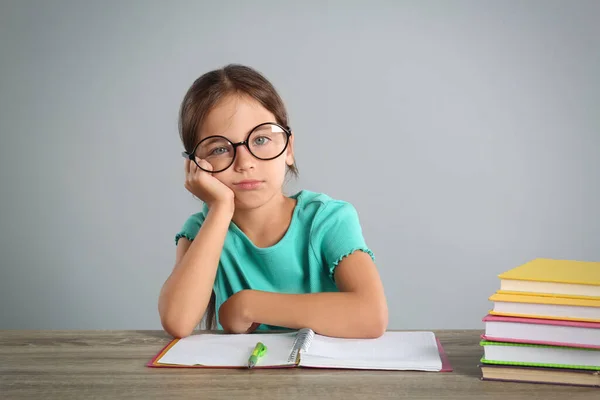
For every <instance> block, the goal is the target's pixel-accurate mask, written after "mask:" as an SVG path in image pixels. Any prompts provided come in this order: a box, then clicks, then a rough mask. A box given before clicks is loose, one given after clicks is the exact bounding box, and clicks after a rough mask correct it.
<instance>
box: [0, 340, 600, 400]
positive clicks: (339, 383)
mask: <svg viewBox="0 0 600 400" xmlns="http://www.w3.org/2000/svg"><path fill="white" fill-rule="evenodd" d="M435 333H436V335H437V337H438V338H439V339H440V341H441V343H442V345H443V346H444V349H445V350H446V353H447V354H448V357H449V359H450V362H451V364H452V367H453V369H454V371H453V372H445V373H436V372H407V371H353V370H317V369H300V368H298V369H280V370H245V369H244V370H226V369H203V370H200V369H187V368H186V369H171V368H148V367H146V366H145V365H146V363H147V362H148V361H149V360H150V359H151V358H152V357H153V356H154V355H155V354H156V353H157V352H158V351H159V350H160V349H161V348H162V347H163V346H164V345H166V344H167V343H168V341H169V337H168V336H167V335H166V334H165V333H164V332H161V331H0V398H1V399H87V398H98V399H111V398H119V399H146V398H162V399H174V398H193V399H202V400H205V399H265V400H267V399H286V400H287V399H305V400H308V399H314V398H327V399H345V400H348V399H360V400H371V399H382V398H386V399H387V398H416V399H424V400H425V399H478V400H485V399H502V400H509V399H528V400H532V399H561V400H564V399H588V400H591V399H600V390H598V389H595V388H580V387H570V386H557V385H545V384H530V383H502V382H487V381H481V380H480V376H481V375H480V371H479V368H478V367H477V364H478V363H479V359H480V358H481V355H482V348H481V347H480V346H479V335H480V334H481V332H480V331H475V330H468V331H435Z"/></svg>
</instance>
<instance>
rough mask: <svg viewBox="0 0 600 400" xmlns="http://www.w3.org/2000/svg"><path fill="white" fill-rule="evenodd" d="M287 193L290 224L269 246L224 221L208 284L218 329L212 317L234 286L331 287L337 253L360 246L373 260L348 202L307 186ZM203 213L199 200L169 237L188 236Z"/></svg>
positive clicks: (271, 289)
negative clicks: (211, 280) (221, 241)
mask: <svg viewBox="0 0 600 400" xmlns="http://www.w3.org/2000/svg"><path fill="white" fill-rule="evenodd" d="M290 197H291V198H294V199H296V200H297V202H296V206H295V208H294V212H293V214H292V219H291V223H290V226H289V227H288V229H287V231H286V233H285V235H284V236H283V238H282V239H281V240H280V241H279V242H278V243H276V244H275V245H273V246H271V247H266V248H260V247H256V246H255V245H254V243H252V241H251V240H250V239H248V237H247V236H246V235H245V234H244V232H242V230H241V229H240V228H239V227H238V226H237V225H236V224H235V223H234V222H233V221H232V222H231V223H230V225H229V229H228V232H227V235H226V237H225V242H224V245H223V250H222V252H221V257H220V260H219V266H218V268H217V274H216V277H215V282H214V285H213V289H214V292H215V297H216V311H217V328H218V329H223V328H222V326H221V324H220V322H219V319H218V310H219V308H220V307H221V304H223V303H224V302H225V301H226V300H227V299H228V298H229V297H230V296H232V295H233V294H235V293H237V292H238V291H240V290H243V289H255V290H261V291H267V292H276V293H293V294H304V293H318V292H336V291H338V289H337V286H336V284H335V281H334V276H333V272H334V269H335V267H336V266H337V265H338V263H339V262H340V261H341V260H342V258H344V257H345V256H348V255H350V254H351V253H353V252H355V251H357V250H360V251H364V252H366V253H368V254H369V255H370V256H371V258H372V259H373V260H375V257H374V255H373V252H372V251H371V250H370V249H369V248H368V247H367V245H366V243H365V239H364V238H363V234H362V228H361V226H360V222H359V218H358V214H357V212H356V209H355V208H354V207H353V206H352V205H351V204H350V203H348V202H345V201H342V200H335V199H332V198H331V197H329V196H327V195H325V194H322V193H314V192H310V191H307V190H303V191H300V192H298V193H296V194H295V195H292V196H290ZM207 213H208V207H207V206H206V204H205V205H204V207H203V210H202V211H201V212H199V213H196V214H193V215H191V216H190V217H189V218H188V219H187V221H185V223H184V225H183V227H182V229H181V231H180V232H179V233H177V235H176V236H175V243H176V244H177V242H178V241H179V239H180V238H182V237H185V238H187V239H189V240H194V238H195V237H196V234H197V233H198V231H199V230H200V227H201V226H202V223H203V222H204V218H205V217H206V215H207ZM268 329H279V327H275V326H267V325H260V326H259V327H258V329H257V330H268Z"/></svg>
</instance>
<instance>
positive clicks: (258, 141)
mask: <svg viewBox="0 0 600 400" xmlns="http://www.w3.org/2000/svg"><path fill="white" fill-rule="evenodd" d="M269 140H271V139H270V138H268V137H266V136H259V137H257V138H256V139H254V144H256V145H259V146H262V145H264V144H267V142H268V141H269Z"/></svg>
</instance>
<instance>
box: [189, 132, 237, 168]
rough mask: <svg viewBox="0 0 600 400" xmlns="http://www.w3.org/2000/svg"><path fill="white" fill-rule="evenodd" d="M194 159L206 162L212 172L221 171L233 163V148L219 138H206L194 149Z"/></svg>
mask: <svg viewBox="0 0 600 400" xmlns="http://www.w3.org/2000/svg"><path fill="white" fill-rule="evenodd" d="M196 157H198V158H201V159H203V160H206V161H208V163H209V164H210V165H212V167H213V171H221V170H224V169H226V168H227V167H229V166H230V165H231V162H232V161H233V146H232V144H231V142H230V141H229V140H226V139H224V138H221V137H209V138H206V139H204V140H203V141H202V143H200V144H199V145H198V147H197V148H196Z"/></svg>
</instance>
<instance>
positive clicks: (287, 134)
mask: <svg viewBox="0 0 600 400" xmlns="http://www.w3.org/2000/svg"><path fill="white" fill-rule="evenodd" d="M265 125H275V126H277V127H279V128H281V129H282V130H283V132H284V133H285V146H283V150H281V152H280V153H279V154H277V155H276V156H274V157H269V158H260V157H257V156H256V154H254V153H253V152H252V150H250V145H249V144H248V141H249V139H250V136H252V134H253V133H254V131H256V130H257V129H258V128H260V127H262V126H265ZM291 136H292V130H291V129H290V127H289V126H288V127H283V126H281V125H280V124H278V123H276V122H263V123H261V124H258V125H256V126H255V127H254V128H252V129H251V130H250V132H249V133H248V135H247V136H246V139H245V140H243V141H241V142H237V143H233V142H232V141H231V140H229V139H227V138H226V137H225V136H221V135H213V136H208V137H206V138H204V139H202V140H201V141H200V142H198V144H196V145H195V146H194V149H193V150H192V152H191V153H188V152H187V151H183V152H182V153H181V155H182V157H183V158H187V159H188V160H191V161H193V162H194V164H196V165H197V166H198V168H200V169H201V170H202V171H205V172H211V173H217V172H223V171H225V170H226V169H227V168H229V167H231V166H232V165H233V163H234V162H235V158H236V157H237V148H238V147H239V146H246V149H248V152H249V153H250V154H252V156H253V157H254V158H256V159H257V160H261V161H269V160H274V159H276V158H277V157H279V156H280V155H282V154H283V153H284V152H285V150H286V149H287V147H288V145H289V144H290V137H291ZM215 138H218V139H225V141H227V143H229V144H230V145H231V147H233V157H232V158H231V163H229V165H228V166H227V167H225V168H222V169H220V170H212V171H211V170H207V169H204V168H202V167H201V166H200V165H198V163H197V162H196V156H195V154H196V149H198V146H200V145H201V144H202V143H203V142H204V141H206V140H209V139H215Z"/></svg>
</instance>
